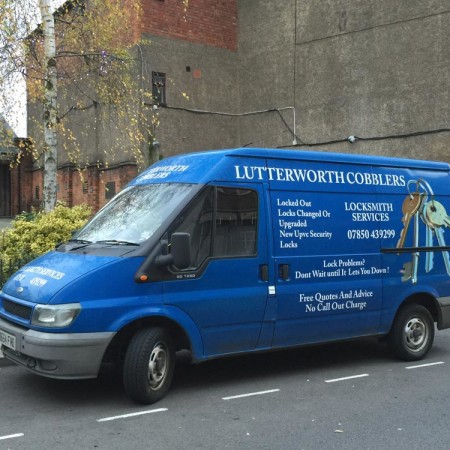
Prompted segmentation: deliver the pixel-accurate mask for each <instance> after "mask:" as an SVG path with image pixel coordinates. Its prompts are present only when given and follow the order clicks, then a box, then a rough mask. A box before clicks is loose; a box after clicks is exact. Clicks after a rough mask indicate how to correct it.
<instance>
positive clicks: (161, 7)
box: [141, 0, 237, 51]
mask: <svg viewBox="0 0 450 450" xmlns="http://www.w3.org/2000/svg"><path fill="white" fill-rule="evenodd" d="M142 11H143V17H142V23H141V30H142V32H143V33H148V34H153V35H157V36H164V37H170V38H175V39H184V40H186V41H189V42H194V43H198V44H205V45H211V46H214V47H219V48H225V49H227V50H231V51H236V49H237V4H236V0H189V2H188V6H187V8H186V9H185V6H184V4H183V1H182V0H142Z"/></svg>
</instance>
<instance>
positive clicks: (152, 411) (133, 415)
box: [97, 408, 168, 422]
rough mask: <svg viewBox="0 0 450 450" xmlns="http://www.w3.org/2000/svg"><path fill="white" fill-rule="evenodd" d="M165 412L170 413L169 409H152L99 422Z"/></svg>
mask: <svg viewBox="0 0 450 450" xmlns="http://www.w3.org/2000/svg"><path fill="white" fill-rule="evenodd" d="M165 411H168V409H167V408H158V409H150V410H147V411H139V412H135V413H129V414H122V415H120V416H112V417H104V418H103V419H97V422H110V421H112V420H119V419H128V418H130V417H136V416H143V415H145V414H153V413H158V412H165Z"/></svg>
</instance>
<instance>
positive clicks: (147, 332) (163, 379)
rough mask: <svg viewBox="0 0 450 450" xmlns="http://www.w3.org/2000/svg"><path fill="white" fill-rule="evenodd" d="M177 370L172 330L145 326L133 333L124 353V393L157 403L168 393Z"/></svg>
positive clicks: (146, 402) (137, 399) (140, 401)
mask: <svg viewBox="0 0 450 450" xmlns="http://www.w3.org/2000/svg"><path fill="white" fill-rule="evenodd" d="M174 369H175V350H174V345H173V343H172V339H171V336H170V334H169V332H168V331H167V330H166V329H164V328H143V329H141V330H139V331H137V332H136V334H135V335H134V336H133V338H132V339H131V342H130V344H129V346H128V349H127V352H126V354H125V361H124V367H123V385H124V388H125V392H126V393H127V395H128V396H129V397H130V398H131V399H132V400H134V401H135V402H137V403H142V404H146V405H149V404H152V403H155V402H157V401H158V400H161V399H162V398H163V397H164V396H165V395H166V394H167V391H168V390H169V388H170V384H171V383H172V378H173V373H174Z"/></svg>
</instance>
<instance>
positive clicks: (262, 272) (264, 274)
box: [259, 264, 269, 281]
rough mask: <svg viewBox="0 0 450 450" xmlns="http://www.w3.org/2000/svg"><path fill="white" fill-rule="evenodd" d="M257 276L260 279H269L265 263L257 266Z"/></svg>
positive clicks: (267, 267)
mask: <svg viewBox="0 0 450 450" xmlns="http://www.w3.org/2000/svg"><path fill="white" fill-rule="evenodd" d="M259 276H260V278H261V280H262V281H269V266H268V265H267V264H261V265H260V266H259Z"/></svg>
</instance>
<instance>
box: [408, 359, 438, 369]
mask: <svg viewBox="0 0 450 450" xmlns="http://www.w3.org/2000/svg"><path fill="white" fill-rule="evenodd" d="M440 364H445V362H444V361H437V362H434V363H428V364H419V365H417V366H409V367H405V369H407V370H409V369H420V368H422V367H430V366H438V365H440Z"/></svg>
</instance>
